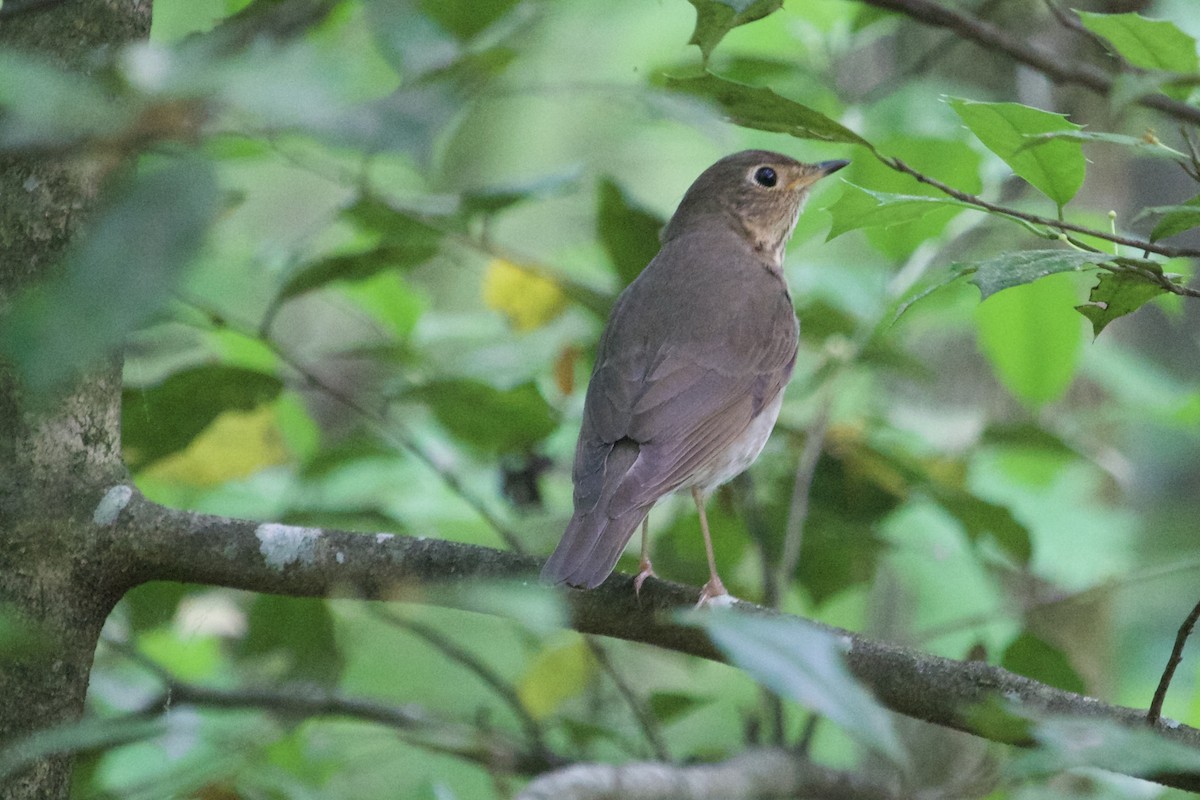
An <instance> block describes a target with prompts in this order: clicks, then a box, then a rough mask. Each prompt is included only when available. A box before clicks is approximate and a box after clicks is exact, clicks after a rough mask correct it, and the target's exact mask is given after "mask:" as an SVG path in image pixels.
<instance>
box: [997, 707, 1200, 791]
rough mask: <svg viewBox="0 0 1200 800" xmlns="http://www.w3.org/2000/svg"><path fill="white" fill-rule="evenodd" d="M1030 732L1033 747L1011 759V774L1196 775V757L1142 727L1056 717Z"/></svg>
mask: <svg viewBox="0 0 1200 800" xmlns="http://www.w3.org/2000/svg"><path fill="white" fill-rule="evenodd" d="M1032 733H1033V738H1034V739H1035V740H1036V741H1037V747H1035V748H1032V749H1030V750H1027V751H1026V752H1024V753H1022V754H1020V755H1019V756H1017V757H1016V758H1015V759H1014V761H1013V763H1012V765H1011V767H1012V772H1013V774H1015V775H1022V776H1041V775H1050V774H1053V773H1057V772H1061V771H1063V770H1068V769H1075V768H1078V767H1100V768H1102V769H1106V770H1115V771H1119V772H1123V773H1125V774H1127V775H1141V776H1145V777H1151V776H1154V775H1166V774H1172V773H1173V774H1177V775H1179V774H1188V773H1197V772H1200V753H1197V752H1196V750H1195V749H1194V748H1192V747H1189V746H1187V745H1185V744H1183V743H1182V742H1177V741H1170V740H1168V739H1165V738H1163V736H1162V735H1160V734H1159V733H1158V732H1157V731H1155V730H1153V729H1152V728H1150V727H1149V726H1146V725H1131V726H1125V725H1121V724H1120V723H1117V722H1114V721H1113V720H1109V719H1104V718H1103V717H1096V716H1090V717H1082V718H1075V717H1056V718H1050V719H1042V720H1035V721H1034V725H1033V728H1032Z"/></svg>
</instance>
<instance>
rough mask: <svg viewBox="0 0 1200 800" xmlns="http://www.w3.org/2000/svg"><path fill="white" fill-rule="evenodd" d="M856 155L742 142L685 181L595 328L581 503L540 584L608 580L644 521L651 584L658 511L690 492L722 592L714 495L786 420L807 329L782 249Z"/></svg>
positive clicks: (578, 489)
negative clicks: (802, 153)
mask: <svg viewBox="0 0 1200 800" xmlns="http://www.w3.org/2000/svg"><path fill="white" fill-rule="evenodd" d="M847 163H849V162H847V161H823V162H821V163H819V164H802V163H800V162H799V161H796V160H794V159H791V158H788V157H787V156H784V155H780V154H779V153H772V152H769V151H766V150H746V151H744V152H741V153H735V154H733V155H731V156H727V157H726V158H723V159H721V160H720V161H718V162H717V163H715V164H713V165H712V166H711V167H709V168H708V169H706V170H705V171H704V172H703V173H702V174H701V175H700V177H699V178H697V179H696V182H695V183H693V184H692V186H691V188H689V189H688V190H687V193H686V194H685V195H684V197H683V200H682V201H681V202H680V204H679V208H678V209H677V210H676V211H675V215H674V216H673V217H671V221H670V222H669V223H667V226H666V228H664V229H663V232H662V236H661V239H662V247H661V248H660V249H659V251H658V255H656V256H655V257H654V259H653V260H651V262H650V264H649V265H648V266H647V267H646V268H645V269H644V270H642V273H641V274H640V275H639V276H638V277H637V279H636V280H635V281H634V282H633V283H631V284H630V285H629V286H628V288H626V289H625V291H624V292H622V293H621V296H620V297H619V298H618V299H617V303H616V306H614V308H613V311H612V314H611V315H610V316H609V319H608V324H607V325H606V326H605V329H604V334H603V336H602V337H601V338H600V346H599V349H598V352H597V354H596V365H595V369H594V370H593V371H592V378H591V382H590V383H589V384H588V390H587V397H586V399H585V401H584V408H583V427H582V429H581V430H580V432H579V444H578V445H577V447H576V450H575V466H574V474H573V478H574V482H575V514H574V516H572V517H571V522H570V523H569V524H568V525H567V529H566V532H565V533H563V537H562V541H561V542H559V544H558V547H557V548H556V549H555V551H554V553H553V555H551V556H550V559H549V561H547V562H546V566H545V567H544V568H543V569H542V579H543V580H545V581H547V582H549V583H555V584H559V583H566V584H569V585H571V586H579V587H584V588H589V589H590V588H592V587H594V586H598V585H599V584H600V583H602V582H603V581H604V579H605V578H607V577H608V576H609V574H611V573H612V571H613V567H614V566H616V563H617V559H618V558H619V557H620V555H621V551H622V550H624V549H625V545H626V544H627V543H628V542H629V539H630V537H631V536H632V535H633V532H634V530H635V529H636V528H637V526H638V524H639V523H641V524H642V564H641V571H640V572H639V574H638V577H637V579H636V582H635V587H636V588H637V589H639V590H640V588H641V585H642V582H643V581H644V580H645V579H646V577H647V576H649V575H652V574H654V573H653V571H652V568H651V565H650V559H649V556H648V551H647V544H646V525H645V520H646V516H647V514H648V513H649V511H650V507H651V506H653V505H654V503H655V502H656V501H657V500H658V499H659V498H660V497H662V496H663V495H666V494H669V493H670V492H675V491H682V490H685V489H686V490H689V491H690V492H691V495H692V499H693V500H694V501H695V503H696V509H697V510H698V511H699V513H700V531H701V533H702V534H703V535H704V546H705V550H706V552H707V554H708V567H709V580H708V583H706V584H705V585H704V590H703V592H702V593H701V595H700V602H701V603H702V604H703V603H705V602H707V601H709V600H711V599H712V598H715V597H718V596H720V595H724V594H726V591H725V587H724V585H723V584H722V583H721V579H720V577H718V576H717V567H716V563H715V560H714V558H713V550H712V540H711V537H710V535H709V530H708V520H707V518H706V517H705V513H704V503H705V500H706V499H707V497H708V495H709V494H710V493H711V492H712V491H713V490H714V489H715V488H716V487H717V486H719V485H721V484H722V483H724V482H725V481H728V480H730V479H731V478H733V477H734V476H736V475H738V474H739V473H741V472H742V471H743V470H745V469H746V468H747V467H748V466H750V464H751V463H752V462H753V461H754V459H756V458H757V457H758V454H759V453H760V452H761V451H762V448H763V445H765V444H766V441H767V437H768V436H770V434H771V429H772V428H773V427H774V426H775V420H776V418H777V417H778V416H779V407H780V404H781V402H782V399H783V389H784V387H785V386H786V385H787V382H788V380H789V379H790V378H791V375H792V368H793V367H794V366H795V363H796V347H797V338H798V336H799V323H798V322H797V320H796V312H795V310H794V309H793V306H792V297H791V294H790V293H789V292H788V288H787V284H786V283H785V281H784V278H783V250H784V246H785V245H786V244H787V240H788V239H789V238H790V237H791V235H792V231H793V229H795V227H796V220H797V218H798V217H799V214H800V209H801V208H803V206H804V202H805V200H806V199H807V198H808V193H809V189H810V188H811V187H812V185H813V184H814V183H816V182H817V181H818V180H820V179H821V178H823V177H825V176H826V175H830V174H832V173H834V172H837V171H838V170H839V169H841V168H842V167H844V166H846V164H847Z"/></svg>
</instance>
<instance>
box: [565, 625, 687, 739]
mask: <svg viewBox="0 0 1200 800" xmlns="http://www.w3.org/2000/svg"><path fill="white" fill-rule="evenodd" d="M583 640H584V642H586V643H587V646H588V650H590V651H591V653H592V657H593V658H595V659H596V663H597V664H599V665H600V668H601V669H603V670H604V672H605V674H606V675H608V677H609V680H611V681H612V682H613V686H615V687H616V688H617V693H618V694H620V695H621V698H622V699H623V700H624V701H625V704H626V705H627V706H629V710H630V711H632V712H633V717H634V719H636V720H637V723H638V726H639V727H640V728H641V729H642V734H643V735H645V737H646V741H647V742H649V743H650V747H651V748H653V749H654V757H655V758H657V759H658V760H659V761H665V762H673V761H674V759H673V758H671V750H670V748H669V747H668V746H667V740H666V739H664V738H663V735H662V730H661V729H660V728H659V725H658V720H657V719H656V718H655V716H654V714H652V713H651V712H650V709H649V708H647V707H646V704H645V703H644V702H642V699H641V698H640V697H638V696H637V694H636V693H635V692H634V691H633V688H632V687H631V686H630V685H629V684H628V683H627V682H626V681H625V679H624V678H623V677H622V676H621V673H620V672H618V671H617V667H616V664H614V663H613V661H612V658H611V657H610V656H609V654H608V650H607V649H606V648H605V647H604V646H603V645H602V644H600V642H599V640H597V638H596V637H595V636H585V637H583Z"/></svg>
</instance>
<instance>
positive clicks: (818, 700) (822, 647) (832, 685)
mask: <svg viewBox="0 0 1200 800" xmlns="http://www.w3.org/2000/svg"><path fill="white" fill-rule="evenodd" d="M705 617H706V618H705V619H704V620H703V625H704V628H705V629H706V630H707V631H708V634H709V636H711V637H712V640H713V642H715V643H716V645H717V647H719V648H720V649H721V651H722V652H723V653H725V655H726V656H728V657H729V660H730V661H731V662H732V663H733V664H735V665H736V666H738V667H740V668H742V669H744V670H745V671H746V672H748V673H750V675H751V676H753V677H754V679H755V680H757V681H758V682H759V683H761V684H763V685H764V686H766V687H767V688H768V689H771V690H772V691H774V692H776V693H778V694H780V695H782V696H783V697H786V698H789V699H791V700H794V701H796V702H797V703H799V704H800V705H802V706H804V707H805V708H807V709H809V710H811V711H814V712H816V713H818V714H821V715H822V716H824V717H826V718H828V719H829V720H830V721H831V722H833V723H834V724H836V725H838V726H839V727H840V728H841V729H842V730H843V731H844V732H845V733H846V735H848V736H850V737H851V738H852V739H854V740H855V741H856V742H858V743H859V744H860V745H863V746H864V747H867V748H869V749H871V750H873V751H874V752H875V753H877V754H879V755H882V756H885V757H887V758H889V759H890V760H891V761H892V762H893V763H894V764H897V765H903V764H905V763H906V761H907V756H906V754H905V751H904V747H903V745H902V744H901V743H900V739H899V737H897V735H896V730H895V728H894V727H893V726H892V719H891V717H890V716H889V712H888V711H886V710H885V709H884V708H883V706H881V705H879V703H878V701H876V700H875V698H874V697H872V696H871V693H870V692H868V691H867V690H866V689H865V688H863V686H862V685H861V684H860V683H859V682H858V681H857V680H855V678H854V676H853V675H851V674H850V670H849V669H848V668H847V667H846V652H847V650H848V649H849V646H850V643H849V640H848V639H846V638H844V637H841V636H837V635H836V634H834V633H832V632H830V631H827V630H823V629H821V628H818V627H817V626H815V625H810V624H808V623H806V622H804V621H802V620H798V619H789V618H768V617H759V616H750V615H748V614H738V613H735V612H724V613H713V614H707V615H705Z"/></svg>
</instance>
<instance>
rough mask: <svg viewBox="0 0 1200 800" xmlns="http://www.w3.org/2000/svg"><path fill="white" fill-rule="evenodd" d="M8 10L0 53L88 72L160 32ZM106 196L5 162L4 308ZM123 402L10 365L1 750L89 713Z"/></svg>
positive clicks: (49, 771) (51, 172)
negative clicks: (26, 387) (106, 518)
mask: <svg viewBox="0 0 1200 800" xmlns="http://www.w3.org/2000/svg"><path fill="white" fill-rule="evenodd" d="M7 5H9V4H6V6H7ZM12 5H16V4H12ZM4 10H5V11H7V12H9V14H10V16H7V17H0V48H3V49H9V48H13V49H18V50H24V51H28V52H35V53H37V54H39V55H41V56H43V57H45V58H46V59H48V60H51V61H53V62H56V63H57V64H59V65H62V66H66V67H68V68H70V69H77V70H81V71H84V70H87V69H89V68H92V67H93V66H94V65H95V64H96V63H97V59H96V54H97V52H98V49H99V48H102V47H105V46H109V47H111V46H115V45H119V44H122V43H124V42H127V41H130V40H132V39H135V38H140V37H144V36H145V35H146V34H147V32H148V31H149V25H150V2H149V0H89V1H88V2H83V3H76V2H71V3H67V2H62V3H51V4H42V5H39V6H37V7H36V8H34V9H32V10H29V11H25V12H22V13H15V14H13V13H12V10H11V9H9V8H7V7H6V8H5V9H4ZM96 189H97V187H96V186H95V181H94V179H93V178H91V177H89V171H88V169H87V164H86V159H79V160H49V159H34V158H21V159H5V160H0V309H3V308H4V307H6V306H7V305H8V304H9V303H11V302H12V299H13V298H14V297H15V296H16V295H18V294H19V292H21V291H22V290H25V289H27V288H29V287H31V286H34V285H36V284H37V283H38V282H39V281H41V280H44V279H45V278H46V277H48V276H49V275H50V274H51V273H52V271H53V269H54V266H55V264H56V263H57V262H58V261H59V259H60V258H61V256H62V254H63V252H64V251H65V249H66V248H67V246H68V244H69V243H70V241H71V238H72V236H73V235H74V234H75V232H76V230H77V228H78V227H79V224H80V221H81V218H82V217H84V216H86V214H85V213H83V212H84V211H85V210H86V209H87V208H88V207H89V205H90V203H91V200H92V198H93V197H94V196H95V194H96ZM0 313H3V312H2V311H0ZM86 323H87V321H86V320H63V321H62V324H64V325H75V326H85V325H86ZM120 398H121V372H120V364H119V363H118V362H115V361H114V362H112V363H110V364H108V365H107V366H104V367H102V368H100V369H98V370H96V371H95V372H94V373H92V374H90V375H88V376H86V377H84V378H81V379H80V380H79V381H78V383H77V385H76V386H75V387H74V388H73V389H72V390H71V391H70V392H69V393H68V394H67V395H66V397H65V398H63V397H58V398H56V399H54V400H53V401H52V402H49V403H46V404H44V405H43V406H41V407H34V406H33V404H32V403H31V400H30V398H29V397H28V396H26V394H25V393H24V392H22V390H21V387H20V386H19V385H18V384H17V381H16V379H15V378H14V376H13V374H12V372H11V370H9V369H8V368H7V367H6V366H5V365H2V364H0V620H2V622H3V623H4V625H6V626H7V628H9V629H14V628H15V629H17V630H18V631H19V633H18V634H15V635H13V636H11V637H9V638H8V641H6V642H5V647H4V650H3V651H0V698H2V699H0V745H4V744H7V743H12V742H14V741H18V740H20V739H21V738H22V737H24V736H26V735H28V734H30V733H32V732H34V731H37V730H40V729H44V728H47V727H51V726H54V725H58V724H62V723H67V722H70V721H72V720H75V719H77V718H78V717H79V716H80V714H81V713H82V711H83V701H84V694H85V692H86V690H87V681H88V672H89V670H90V668H91V663H92V654H93V652H94V650H95V647H96V640H97V637H98V635H99V632H100V627H101V625H103V623H104V619H105V617H106V616H107V614H108V612H109V610H110V609H111V608H112V604H113V603H114V602H115V601H116V599H117V598H118V597H119V596H120V592H121V589H122V588H123V582H122V579H121V569H120V566H119V565H116V564H111V563H108V562H109V561H110V559H108V558H106V555H105V540H104V537H103V536H100V535H97V532H98V531H101V530H103V528H102V526H98V525H97V524H96V522H95V521H94V516H95V513H96V509H97V506H98V505H99V504H100V502H101V500H102V498H103V497H104V493H105V491H106V490H107V489H108V487H110V486H112V485H114V484H115V483H117V482H118V481H120V480H121V479H122V477H123V475H124V467H123V465H122V463H121V456H120V427H119V424H120ZM69 779H70V759H69V758H66V757H51V758H47V759H44V760H42V761H39V762H37V763H35V764H34V765H33V766H32V767H31V768H29V769H27V770H26V771H25V772H23V773H21V774H20V775H19V776H17V777H16V778H15V779H9V780H7V781H5V782H4V785H2V786H0V800H18V799H19V800H32V799H33V798H38V800H54V799H55V798H65V797H66V796H67V790H68V787H69Z"/></svg>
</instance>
